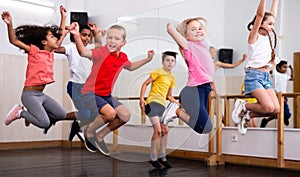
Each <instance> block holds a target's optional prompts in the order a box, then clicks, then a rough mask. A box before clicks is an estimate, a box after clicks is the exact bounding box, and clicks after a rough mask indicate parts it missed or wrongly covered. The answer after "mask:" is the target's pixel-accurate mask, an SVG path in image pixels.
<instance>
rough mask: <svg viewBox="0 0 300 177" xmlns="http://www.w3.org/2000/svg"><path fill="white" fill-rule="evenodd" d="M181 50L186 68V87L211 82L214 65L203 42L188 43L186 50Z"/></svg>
mask: <svg viewBox="0 0 300 177" xmlns="http://www.w3.org/2000/svg"><path fill="white" fill-rule="evenodd" d="M181 50H182V53H183V56H184V58H185V61H186V63H187V66H188V73H189V76H188V82H187V86H191V87H193V86H198V85H202V84H205V83H210V82H213V76H214V63H213V60H212V59H211V55H210V53H209V50H208V47H207V45H206V44H205V43H204V42H203V41H200V42H192V41H188V46H187V49H181Z"/></svg>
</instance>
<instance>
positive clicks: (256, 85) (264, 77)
mask: <svg viewBox="0 0 300 177" xmlns="http://www.w3.org/2000/svg"><path fill="white" fill-rule="evenodd" d="M244 83H245V94H246V95H249V94H251V93H252V92H254V91H255V90H257V89H260V88H264V89H266V90H267V89H270V88H272V82H271V80H270V73H269V72H264V71H260V70H256V69H251V68H247V69H246V76H245V80H244Z"/></svg>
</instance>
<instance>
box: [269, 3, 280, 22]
mask: <svg viewBox="0 0 300 177" xmlns="http://www.w3.org/2000/svg"><path fill="white" fill-rule="evenodd" d="M278 1H279V0H273V2H272V6H271V9H270V13H271V14H272V15H273V16H274V18H275V19H276V18H277V9H278Z"/></svg>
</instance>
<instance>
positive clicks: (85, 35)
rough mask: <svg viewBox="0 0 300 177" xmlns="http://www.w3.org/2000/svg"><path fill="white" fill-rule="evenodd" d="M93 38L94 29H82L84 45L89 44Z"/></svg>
mask: <svg viewBox="0 0 300 177" xmlns="http://www.w3.org/2000/svg"><path fill="white" fill-rule="evenodd" d="M91 38H92V31H91V30H89V29H83V30H81V31H80V39H81V41H82V43H83V45H84V46H87V45H88V44H89V43H90V41H91Z"/></svg>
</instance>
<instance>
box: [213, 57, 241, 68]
mask: <svg viewBox="0 0 300 177" xmlns="http://www.w3.org/2000/svg"><path fill="white" fill-rule="evenodd" d="M246 59H247V54H244V55H243V58H242V59H240V60H238V61H236V62H234V63H232V64H231V63H223V62H220V61H217V62H216V63H215V65H216V66H219V67H221V68H235V67H237V66H239V65H240V64H242V63H243V62H244V61H245V60H246Z"/></svg>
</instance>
